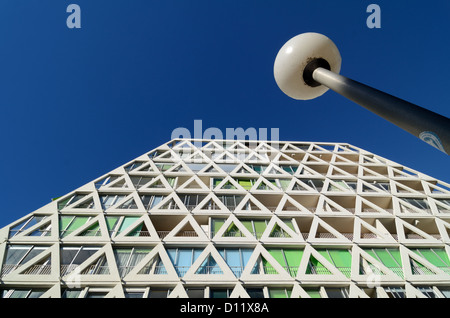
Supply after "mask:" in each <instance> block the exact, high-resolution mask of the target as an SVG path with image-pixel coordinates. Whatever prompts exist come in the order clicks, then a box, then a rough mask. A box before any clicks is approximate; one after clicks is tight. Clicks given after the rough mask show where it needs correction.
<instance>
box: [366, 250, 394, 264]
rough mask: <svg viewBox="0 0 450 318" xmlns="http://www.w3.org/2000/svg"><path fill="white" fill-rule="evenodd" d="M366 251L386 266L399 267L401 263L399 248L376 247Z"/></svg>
mask: <svg viewBox="0 0 450 318" xmlns="http://www.w3.org/2000/svg"><path fill="white" fill-rule="evenodd" d="M366 252H367V253H369V255H371V256H372V257H374V258H375V259H377V260H379V261H380V262H381V263H383V265H385V266H387V267H400V266H401V265H402V263H401V259H400V251H399V250H396V249H384V248H383V249H380V248H377V249H371V250H366Z"/></svg>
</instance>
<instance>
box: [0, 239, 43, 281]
mask: <svg viewBox="0 0 450 318" xmlns="http://www.w3.org/2000/svg"><path fill="white" fill-rule="evenodd" d="M46 249H47V247H46V246H34V245H9V246H8V247H7V248H6V258H5V261H4V263H3V268H2V272H1V276H4V275H6V274H8V273H10V272H11V271H13V270H15V269H16V268H17V267H19V266H20V265H23V264H25V263H26V262H28V261H29V260H31V259H33V258H34V257H35V256H37V255H39V254H40V253H42V252H43V251H45V250H46Z"/></svg>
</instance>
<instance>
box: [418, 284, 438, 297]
mask: <svg viewBox="0 0 450 318" xmlns="http://www.w3.org/2000/svg"><path fill="white" fill-rule="evenodd" d="M417 289H418V290H419V291H420V292H421V293H422V294H424V295H425V296H427V297H428V298H437V295H436V293H435V292H434V290H433V287H430V286H423V287H418V288H417Z"/></svg>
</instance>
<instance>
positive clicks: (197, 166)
mask: <svg viewBox="0 0 450 318" xmlns="http://www.w3.org/2000/svg"><path fill="white" fill-rule="evenodd" d="M186 165H187V166H188V168H189V169H191V170H192V172H193V173H197V172H199V171H200V170H202V169H203V168H204V167H206V164H199V163H188V164H186Z"/></svg>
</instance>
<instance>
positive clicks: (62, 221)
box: [59, 215, 91, 238]
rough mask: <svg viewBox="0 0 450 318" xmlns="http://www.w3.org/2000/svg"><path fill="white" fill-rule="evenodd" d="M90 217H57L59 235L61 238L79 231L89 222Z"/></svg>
mask: <svg viewBox="0 0 450 318" xmlns="http://www.w3.org/2000/svg"><path fill="white" fill-rule="evenodd" d="M90 219H91V217H90V216H73V215H62V216H60V217H59V235H60V236H61V238H64V237H66V236H67V235H69V234H71V233H72V232H73V231H75V230H77V229H79V228H80V227H81V226H83V225H84V224H86V223H87V222H89V220H90Z"/></svg>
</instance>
